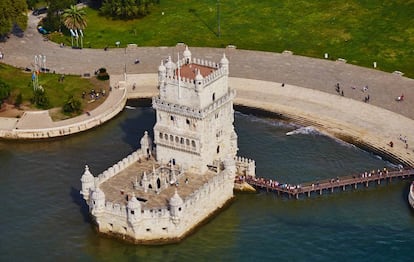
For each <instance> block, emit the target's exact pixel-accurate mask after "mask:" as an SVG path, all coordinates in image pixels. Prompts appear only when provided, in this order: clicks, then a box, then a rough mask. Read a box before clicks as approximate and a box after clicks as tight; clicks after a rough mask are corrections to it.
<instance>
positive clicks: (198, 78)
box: [194, 70, 203, 81]
mask: <svg viewBox="0 0 414 262" xmlns="http://www.w3.org/2000/svg"><path fill="white" fill-rule="evenodd" d="M194 80H195V81H202V80H203V76H202V75H201V73H200V70H198V71H197V75H196V76H195V78H194Z"/></svg>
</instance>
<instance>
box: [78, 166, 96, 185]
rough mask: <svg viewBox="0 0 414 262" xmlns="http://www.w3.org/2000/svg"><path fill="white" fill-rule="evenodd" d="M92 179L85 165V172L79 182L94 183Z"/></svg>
mask: <svg viewBox="0 0 414 262" xmlns="http://www.w3.org/2000/svg"><path fill="white" fill-rule="evenodd" d="M94 179H95V178H94V177H93V175H92V174H91V172H90V171H89V167H88V165H85V172H83V175H82V177H81V182H82V183H91V182H93V181H94Z"/></svg>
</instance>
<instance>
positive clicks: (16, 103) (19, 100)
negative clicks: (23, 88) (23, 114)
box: [14, 93, 23, 108]
mask: <svg viewBox="0 0 414 262" xmlns="http://www.w3.org/2000/svg"><path fill="white" fill-rule="evenodd" d="M22 102H23V96H22V93H19V94H18V95H17V96H16V100H14V106H15V107H17V108H19V107H20V105H21V104H22Z"/></svg>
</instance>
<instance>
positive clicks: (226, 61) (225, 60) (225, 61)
mask: <svg viewBox="0 0 414 262" xmlns="http://www.w3.org/2000/svg"><path fill="white" fill-rule="evenodd" d="M220 64H221V65H228V64H229V60H228V59H227V57H226V54H223V57H222V58H221V60H220Z"/></svg>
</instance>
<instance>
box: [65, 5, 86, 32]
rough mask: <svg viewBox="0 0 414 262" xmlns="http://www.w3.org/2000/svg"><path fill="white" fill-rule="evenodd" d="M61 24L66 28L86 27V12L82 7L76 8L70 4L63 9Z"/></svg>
mask: <svg viewBox="0 0 414 262" xmlns="http://www.w3.org/2000/svg"><path fill="white" fill-rule="evenodd" d="M62 18H63V24H65V26H66V27H67V28H68V29H72V30H75V29H85V27H86V13H85V11H84V10H83V9H78V8H77V7H76V6H74V5H71V6H70V8H68V9H66V10H64V11H63V14H62Z"/></svg>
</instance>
